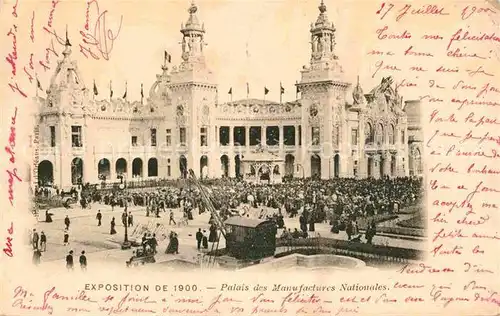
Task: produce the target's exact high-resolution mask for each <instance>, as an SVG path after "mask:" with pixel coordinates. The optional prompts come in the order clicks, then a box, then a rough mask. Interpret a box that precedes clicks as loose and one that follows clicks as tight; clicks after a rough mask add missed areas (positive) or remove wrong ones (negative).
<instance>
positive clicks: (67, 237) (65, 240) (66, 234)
mask: <svg viewBox="0 0 500 316" xmlns="http://www.w3.org/2000/svg"><path fill="white" fill-rule="evenodd" d="M63 244H64V246H67V245H69V232H68V229H67V228H66V229H65V230H64V240H63Z"/></svg>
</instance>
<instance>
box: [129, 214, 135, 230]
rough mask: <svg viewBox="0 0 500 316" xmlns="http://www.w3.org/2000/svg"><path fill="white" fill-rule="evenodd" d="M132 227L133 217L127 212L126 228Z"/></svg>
mask: <svg viewBox="0 0 500 316" xmlns="http://www.w3.org/2000/svg"><path fill="white" fill-rule="evenodd" d="M132 226H134V216H133V215H132V212H128V227H132Z"/></svg>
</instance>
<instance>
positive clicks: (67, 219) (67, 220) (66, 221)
mask: <svg viewBox="0 0 500 316" xmlns="http://www.w3.org/2000/svg"><path fill="white" fill-rule="evenodd" d="M70 223H71V221H70V220H69V217H68V215H66V218H64V225H66V229H69V224H70Z"/></svg>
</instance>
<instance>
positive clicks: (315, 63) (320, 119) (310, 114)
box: [297, 0, 350, 179]
mask: <svg viewBox="0 0 500 316" xmlns="http://www.w3.org/2000/svg"><path fill="white" fill-rule="evenodd" d="M318 9H319V15H318V18H317V19H316V22H315V23H312V24H311V27H310V33H311V42H310V44H311V59H310V65H309V67H306V66H304V67H303V69H302V71H301V73H302V79H301V81H300V83H298V84H297V87H298V89H299V91H300V92H301V93H302V94H301V100H300V102H301V104H302V139H303V140H304V142H303V149H302V159H301V160H302V163H303V165H304V166H305V170H306V174H307V175H309V176H317V177H321V178H322V179H328V178H333V177H339V176H344V175H345V174H346V172H347V157H348V151H349V150H348V148H347V146H348V142H347V141H346V140H347V138H346V135H347V134H346V133H347V115H346V109H345V105H346V101H345V97H346V92H347V89H348V88H349V86H350V84H349V83H347V82H345V81H344V78H343V77H344V71H343V69H342V67H341V65H340V63H339V62H338V57H337V55H336V54H335V45H336V43H335V31H336V29H335V26H334V24H333V23H330V22H329V20H328V15H327V7H326V5H325V4H324V2H323V0H322V1H321V4H320V6H319V7H318Z"/></svg>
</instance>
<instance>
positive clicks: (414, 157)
mask: <svg viewBox="0 0 500 316" xmlns="http://www.w3.org/2000/svg"><path fill="white" fill-rule="evenodd" d="M409 167H410V176H415V175H419V174H421V173H422V157H421V154H420V150H419V149H418V148H413V150H412V151H411V156H410V161H409Z"/></svg>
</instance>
